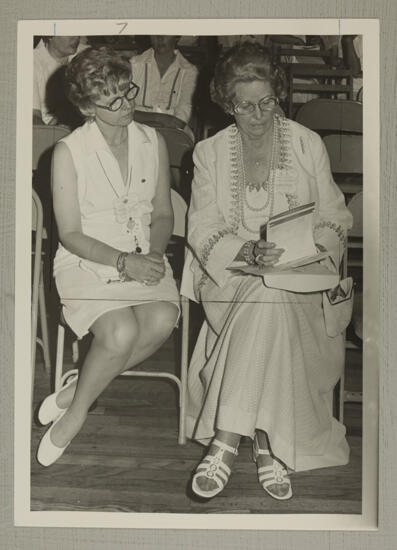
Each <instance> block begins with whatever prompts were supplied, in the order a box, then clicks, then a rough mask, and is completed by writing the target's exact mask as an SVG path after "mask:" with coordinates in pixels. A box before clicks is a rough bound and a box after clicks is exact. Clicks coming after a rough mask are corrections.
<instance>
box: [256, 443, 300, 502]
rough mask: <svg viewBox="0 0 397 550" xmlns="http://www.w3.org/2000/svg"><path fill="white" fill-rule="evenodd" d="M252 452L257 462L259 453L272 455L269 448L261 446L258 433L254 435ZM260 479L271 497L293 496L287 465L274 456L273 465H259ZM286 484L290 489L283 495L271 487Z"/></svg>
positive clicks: (285, 497)
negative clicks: (273, 490) (270, 487)
mask: <svg viewBox="0 0 397 550" xmlns="http://www.w3.org/2000/svg"><path fill="white" fill-rule="evenodd" d="M252 453H253V459H254V462H257V458H258V456H259V455H268V456H272V455H271V454H270V451H269V449H261V448H260V447H259V443H258V438H257V436H256V435H255V437H254V442H253V444H252ZM258 479H259V483H260V484H261V486H262V488H263V489H264V490H265V491H266V492H267V493H269V495H270V496H271V497H273V498H275V499H277V500H287V499H289V498H291V497H292V487H291V480H290V478H289V476H288V473H287V470H286V468H285V466H284V465H283V464H281V463H280V462H279V461H278V460H276V459H275V458H273V463H272V464H271V465H269V466H260V467H258ZM285 484H287V485H288V491H287V492H286V493H285V495H282V496H280V495H278V494H277V493H273V492H272V491H271V490H270V489H269V486H271V485H285Z"/></svg>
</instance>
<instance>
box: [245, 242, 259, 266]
mask: <svg viewBox="0 0 397 550" xmlns="http://www.w3.org/2000/svg"><path fill="white" fill-rule="evenodd" d="M255 245H256V241H247V242H246V243H245V244H243V248H242V253H243V258H244V260H245V262H246V263H247V264H248V265H255V264H256V262H255V258H254V248H255Z"/></svg>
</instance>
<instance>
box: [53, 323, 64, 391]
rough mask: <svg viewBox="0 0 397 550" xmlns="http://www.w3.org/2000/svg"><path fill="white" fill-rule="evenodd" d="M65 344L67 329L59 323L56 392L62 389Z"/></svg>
mask: <svg viewBox="0 0 397 550" xmlns="http://www.w3.org/2000/svg"><path fill="white" fill-rule="evenodd" d="M64 344H65V329H64V327H63V326H62V325H61V323H59V324H58V338H57V356H56V363H55V380H54V385H55V391H58V390H59V389H60V387H61V379H62V367H63V348H64Z"/></svg>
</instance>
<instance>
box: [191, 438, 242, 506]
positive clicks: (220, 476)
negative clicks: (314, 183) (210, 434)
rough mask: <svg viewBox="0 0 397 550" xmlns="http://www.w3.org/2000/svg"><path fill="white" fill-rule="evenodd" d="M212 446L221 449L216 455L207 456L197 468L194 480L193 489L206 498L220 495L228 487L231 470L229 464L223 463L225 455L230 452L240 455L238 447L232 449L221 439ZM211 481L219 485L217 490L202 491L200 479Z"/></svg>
mask: <svg viewBox="0 0 397 550" xmlns="http://www.w3.org/2000/svg"><path fill="white" fill-rule="evenodd" d="M212 444H214V445H216V446H217V447H219V449H218V450H217V451H216V453H215V454H214V455H208V454H207V455H206V456H205V457H204V459H203V460H202V461H201V462H200V464H199V465H198V466H197V468H196V473H195V474H194V476H193V480H192V489H193V491H194V492H195V493H196V495H198V496H200V497H204V498H212V497H214V496H215V495H217V494H218V493H220V492H221V491H222V490H223V489H224V488H225V486H226V483H227V482H228V481H229V477H230V474H231V470H230V468H229V466H228V465H227V464H225V463H224V462H223V460H222V459H223V453H224V452H225V451H228V452H229V453H232V454H234V455H235V456H237V455H238V450H237V448H236V447H231V446H230V445H227V444H226V443H224V442H223V441H219V439H214V440H213V441H212ZM200 478H202V479H210V480H212V481H214V482H215V483H216V484H217V487H216V488H215V489H210V490H208V491H205V490H204V489H201V488H200V487H199V486H198V484H197V480H198V479H200Z"/></svg>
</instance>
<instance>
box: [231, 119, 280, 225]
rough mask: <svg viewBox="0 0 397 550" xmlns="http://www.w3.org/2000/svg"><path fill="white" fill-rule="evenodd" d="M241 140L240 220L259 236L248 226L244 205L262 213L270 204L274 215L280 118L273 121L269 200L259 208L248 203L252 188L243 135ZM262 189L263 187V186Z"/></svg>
mask: <svg viewBox="0 0 397 550" xmlns="http://www.w3.org/2000/svg"><path fill="white" fill-rule="evenodd" d="M238 137H239V139H238V151H239V157H240V158H239V161H240V166H241V173H242V178H240V186H239V206H240V219H241V224H242V226H243V227H244V229H246V230H247V231H249V232H250V233H255V234H257V233H258V230H257V229H251V228H250V227H249V226H248V225H247V222H246V220H245V216H244V205H246V207H247V208H248V210H251V211H252V212H261V211H262V210H265V208H267V207H268V206H269V204H270V208H269V217H271V216H272V214H273V208H274V182H275V178H276V170H275V164H276V162H275V160H276V153H277V151H278V141H279V139H278V138H279V132H278V118H277V117H274V119H273V142H272V153H271V159H270V170H269V178H268V180H267V182H266V183H267V185H266V187H267V189H264V190H266V191H267V198H266V201H265V203H264V204H262V205H261V206H259V207H254V206H252V205H250V204H249V202H248V199H247V188H248V191H251V189H250V187H249V184H247V180H246V173H245V166H244V156H243V144H242V139H241V135H240V134H239V136H238ZM261 187H263V186H262V185H261ZM255 188H256V189H257V191H259V190H260V188H259V189H258V188H257V187H256V186H255Z"/></svg>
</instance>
